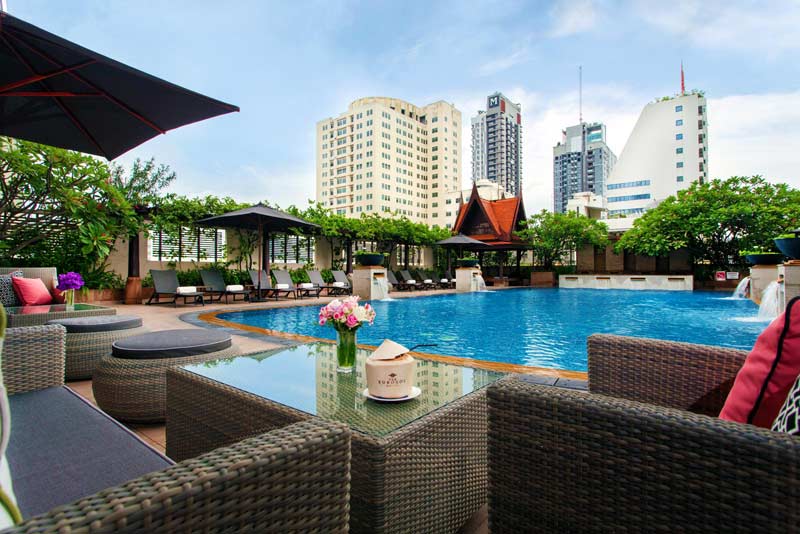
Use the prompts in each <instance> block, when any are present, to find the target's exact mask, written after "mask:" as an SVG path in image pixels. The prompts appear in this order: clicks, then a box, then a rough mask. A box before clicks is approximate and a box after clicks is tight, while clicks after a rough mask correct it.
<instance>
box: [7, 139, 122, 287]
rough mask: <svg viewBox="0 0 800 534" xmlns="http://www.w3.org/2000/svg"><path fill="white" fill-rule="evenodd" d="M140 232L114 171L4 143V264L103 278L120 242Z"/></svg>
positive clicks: (69, 154)
mask: <svg viewBox="0 0 800 534" xmlns="http://www.w3.org/2000/svg"><path fill="white" fill-rule="evenodd" d="M135 227H136V217H135V214H134V212H133V209H132V207H131V205H130V203H129V202H128V201H127V199H126V198H125V197H124V196H123V195H122V194H121V193H120V192H119V191H118V190H117V188H116V187H115V186H114V185H113V184H112V183H111V173H110V169H109V167H108V164H106V163H104V162H103V161H101V160H99V159H97V158H94V157H91V156H87V155H84V154H81V153H78V152H73V151H69V150H63V149H60V148H54V147H50V146H46V145H39V144H36V143H31V142H27V141H19V140H12V139H10V138H6V137H0V244H2V246H0V255H1V256H2V258H0V261H3V262H6V263H15V264H17V265H53V266H55V267H57V268H58V269H59V270H60V271H65V270H77V271H80V272H81V273H82V274H83V275H84V276H85V277H86V278H87V279H91V278H92V277H93V275H96V274H97V273H102V272H104V271H105V268H106V261H107V259H108V255H109V254H110V253H111V251H112V250H113V246H114V243H115V241H116V240H117V238H119V237H121V236H127V235H128V234H129V232H130V231H131V229H132V228H135Z"/></svg>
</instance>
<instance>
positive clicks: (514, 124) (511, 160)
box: [472, 93, 522, 196]
mask: <svg viewBox="0 0 800 534" xmlns="http://www.w3.org/2000/svg"><path fill="white" fill-rule="evenodd" d="M484 179H486V180H490V181H492V182H494V183H496V184H499V185H500V186H502V187H503V189H505V190H506V191H507V192H508V193H509V194H510V195H511V196H517V195H521V194H522V110H521V108H520V106H519V104H514V103H513V102H511V101H510V100H509V99H508V98H506V97H505V96H503V94H502V93H494V94H492V95H489V96H488V97H486V111H479V112H478V115H477V116H475V117H472V181H473V182H477V181H478V180H484Z"/></svg>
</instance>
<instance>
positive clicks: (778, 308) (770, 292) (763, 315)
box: [758, 280, 785, 321]
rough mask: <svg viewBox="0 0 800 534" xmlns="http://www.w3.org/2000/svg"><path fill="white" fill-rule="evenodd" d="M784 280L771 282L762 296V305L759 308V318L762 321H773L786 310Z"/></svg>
mask: <svg viewBox="0 0 800 534" xmlns="http://www.w3.org/2000/svg"><path fill="white" fill-rule="evenodd" d="M783 300H784V293H783V280H778V281H774V282H770V283H769V285H768V286H767V288H766V289H765V290H764V293H763V294H762V295H761V305H760V306H759V307H758V318H759V319H760V320H762V321H771V320H773V319H775V318H776V317H777V316H778V315H780V314H781V312H783V308H784V306H785V305H784V302H783Z"/></svg>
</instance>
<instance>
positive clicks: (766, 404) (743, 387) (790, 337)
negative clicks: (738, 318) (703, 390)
mask: <svg viewBox="0 0 800 534" xmlns="http://www.w3.org/2000/svg"><path fill="white" fill-rule="evenodd" d="M798 301H800V297H795V298H793V299H792V300H790V301H789V304H787V305H786V312H785V313H783V314H782V315H780V316H779V317H778V318H777V319H775V320H774V321H772V323H770V325H769V326H768V327H767V328H766V329H765V330H764V331H763V332H762V333H761V335H760V336H758V339H757V340H756V344H755V346H754V347H753V350H752V351H751V352H750V354H749V355H748V356H747V359H746V360H745V362H744V365H743V366H742V368H741V369H740V370H739V373H738V374H737V375H736V380H735V381H734V383H733V388H732V389H731V392H730V394H729V395H728V398H727V399H726V401H725V406H723V407H722V412H720V414H719V417H720V419H727V420H728V421H737V422H739V423H750V424H752V425H756V426H760V427H764V428H771V427H772V423H773V422H774V421H775V418H776V417H777V416H778V412H780V409H781V406H783V403H784V401H785V400H786V396H787V395H788V394H789V389H791V387H792V384H794V381H795V379H796V378H797V376H798V375H800V305H796V304H797V302H798ZM795 307H796V308H797V309H796V310H794V309H793V308H795Z"/></svg>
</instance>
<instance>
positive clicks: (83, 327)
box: [47, 315, 142, 334]
mask: <svg viewBox="0 0 800 534" xmlns="http://www.w3.org/2000/svg"><path fill="white" fill-rule="evenodd" d="M47 324H60V325H61V326H63V327H64V328H66V329H67V333H68V334H86V333H90V332H111V331H114V330H130V329H131V328H139V327H140V326H142V319H141V318H140V317H137V316H135V315H98V316H94V317H71V318H68V319H51V320H50V321H47Z"/></svg>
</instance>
